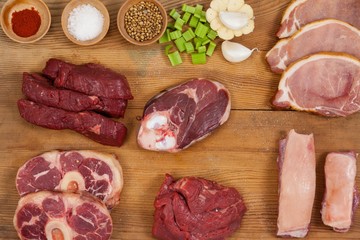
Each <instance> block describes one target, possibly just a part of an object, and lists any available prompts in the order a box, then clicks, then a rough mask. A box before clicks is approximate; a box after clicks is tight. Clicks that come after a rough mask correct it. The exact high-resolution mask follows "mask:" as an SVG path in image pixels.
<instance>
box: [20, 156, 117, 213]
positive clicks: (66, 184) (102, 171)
mask: <svg viewBox="0 0 360 240" xmlns="http://www.w3.org/2000/svg"><path fill="white" fill-rule="evenodd" d="M123 184H124V181H123V173H122V168H121V166H120V164H119V162H118V160H117V158H116V156H115V155H112V154H106V153H100V152H95V151H89V150H82V151H75V150H74V151H51V152H46V153H44V154H41V155H39V156H36V157H33V158H32V159H30V160H28V161H27V162H26V163H25V164H24V165H23V166H22V167H20V168H19V170H18V173H17V176H16V188H17V190H18V192H19V194H20V196H24V195H26V194H28V193H31V192H38V191H43V190H49V191H70V192H81V191H86V192H88V193H90V194H92V195H93V196H95V197H97V198H99V199H100V200H101V201H103V202H104V203H105V204H106V206H107V207H108V208H109V209H111V208H113V207H114V206H115V205H116V204H118V203H119V201H120V193H121V190H122V188H123Z"/></svg>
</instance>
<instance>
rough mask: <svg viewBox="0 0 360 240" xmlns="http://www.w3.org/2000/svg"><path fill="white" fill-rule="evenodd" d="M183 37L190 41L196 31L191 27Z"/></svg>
mask: <svg viewBox="0 0 360 240" xmlns="http://www.w3.org/2000/svg"><path fill="white" fill-rule="evenodd" d="M183 37H184V39H185V40H186V41H190V40H191V39H193V38H194V37H195V33H194V31H193V30H192V29H191V28H189V29H188V30H187V31H186V32H184V33H183Z"/></svg>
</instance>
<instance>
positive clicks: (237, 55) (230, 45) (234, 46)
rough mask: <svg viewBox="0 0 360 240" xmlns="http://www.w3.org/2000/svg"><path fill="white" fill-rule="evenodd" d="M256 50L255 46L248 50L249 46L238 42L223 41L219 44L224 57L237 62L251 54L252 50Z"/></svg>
mask: <svg viewBox="0 0 360 240" xmlns="http://www.w3.org/2000/svg"><path fill="white" fill-rule="evenodd" d="M254 50H257V49H256V48H254V49H252V50H250V49H249V48H247V47H245V46H243V45H241V44H240V43H235V42H230V41H224V42H223V43H222V44H221V52H222V54H223V56H224V58H225V59H226V60H227V61H229V62H232V63H238V62H241V61H244V60H245V59H247V58H248V57H250V56H251V54H252V52H253V51H254Z"/></svg>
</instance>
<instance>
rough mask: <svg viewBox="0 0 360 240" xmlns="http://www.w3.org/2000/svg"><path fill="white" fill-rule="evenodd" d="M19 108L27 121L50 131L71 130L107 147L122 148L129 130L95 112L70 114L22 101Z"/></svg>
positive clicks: (19, 102)
mask: <svg viewBox="0 0 360 240" xmlns="http://www.w3.org/2000/svg"><path fill="white" fill-rule="evenodd" d="M18 108H19V112H20V115H21V117H23V118H24V119H25V120H26V121H28V122H30V123H32V124H35V125H38V126H41V127H45V128H50V129H71V130H74V131H76V132H78V133H81V134H83V135H84V136H86V137H88V138H90V139H92V140H94V141H96V142H98V143H101V144H105V145H110V146H121V145H122V143H123V141H124V138H125V136H126V132H127V129H126V127H125V125H124V124H122V123H120V122H116V121H113V120H111V119H109V118H106V117H104V116H102V115H100V114H97V113H93V112H79V113H75V112H69V111H65V110H62V109H58V108H53V107H47V106H45V105H41V104H37V103H34V102H31V101H28V100H24V99H20V100H19V101H18Z"/></svg>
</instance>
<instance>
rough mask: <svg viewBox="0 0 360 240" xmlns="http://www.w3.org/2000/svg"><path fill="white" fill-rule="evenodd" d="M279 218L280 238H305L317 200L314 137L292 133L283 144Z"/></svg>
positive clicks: (281, 150)
mask: <svg viewBox="0 0 360 240" xmlns="http://www.w3.org/2000/svg"><path fill="white" fill-rule="evenodd" d="M277 163H278V167H279V214H278V220H277V228H278V231H277V235H278V236H281V237H289V236H290V237H305V236H306V235H307V233H308V231H309V225H310V219H311V212H312V208H313V204H314V198H315V184H316V175H315V166H316V161H315V147H314V137H313V134H310V135H304V134H298V133H296V132H295V130H291V131H290V132H289V134H288V135H287V137H286V138H285V139H282V140H280V146H279V157H278V159H277Z"/></svg>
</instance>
